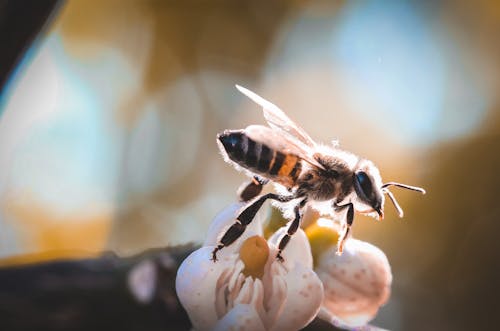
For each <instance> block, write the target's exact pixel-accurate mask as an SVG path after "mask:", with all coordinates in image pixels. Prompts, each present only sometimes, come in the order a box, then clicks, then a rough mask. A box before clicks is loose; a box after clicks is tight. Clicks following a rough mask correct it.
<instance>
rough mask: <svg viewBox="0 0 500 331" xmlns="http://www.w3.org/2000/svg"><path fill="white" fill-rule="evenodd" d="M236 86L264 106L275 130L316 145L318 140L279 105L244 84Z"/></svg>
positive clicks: (269, 122) (263, 108)
mask: <svg viewBox="0 0 500 331" xmlns="http://www.w3.org/2000/svg"><path fill="white" fill-rule="evenodd" d="M236 88H237V89H238V90H239V91H240V92H241V93H243V94H244V95H246V96H247V97H249V98H250V99H252V100H253V101H254V102H256V103H257V104H259V105H261V106H262V110H263V112H264V118H265V119H266V121H267V123H268V124H269V126H270V127H271V128H273V129H275V130H278V131H281V132H283V133H284V134H285V135H288V136H290V137H289V138H291V139H296V140H298V141H300V142H301V143H302V144H304V145H306V146H308V147H309V148H312V149H313V148H314V147H316V142H314V140H313V139H312V138H311V137H310V136H309V135H308V134H307V133H306V132H305V131H304V129H302V128H301V127H300V126H298V125H297V124H295V122H294V121H292V120H291V119H290V118H289V117H288V116H287V115H286V114H285V113H284V112H283V111H282V110H281V109H279V107H278V106H276V105H275V104H273V103H271V102H269V101H267V100H266V99H264V98H262V97H261V96H259V95H257V94H255V93H254V92H252V91H250V90H249V89H246V88H244V87H242V86H239V85H236Z"/></svg>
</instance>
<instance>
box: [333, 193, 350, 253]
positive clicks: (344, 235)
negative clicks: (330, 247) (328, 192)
mask: <svg viewBox="0 0 500 331" xmlns="http://www.w3.org/2000/svg"><path fill="white" fill-rule="evenodd" d="M334 207H335V210H336V211H341V210H343V209H345V208H348V209H347V215H346V225H345V228H344V231H343V232H342V234H341V235H340V238H339V242H338V247H337V254H338V255H340V254H342V251H343V250H344V244H345V241H346V239H347V236H348V235H349V232H351V227H352V223H353V221H354V205H353V204H352V202H350V203H348V204H345V205H342V206H339V205H337V204H336V203H335V204H334Z"/></svg>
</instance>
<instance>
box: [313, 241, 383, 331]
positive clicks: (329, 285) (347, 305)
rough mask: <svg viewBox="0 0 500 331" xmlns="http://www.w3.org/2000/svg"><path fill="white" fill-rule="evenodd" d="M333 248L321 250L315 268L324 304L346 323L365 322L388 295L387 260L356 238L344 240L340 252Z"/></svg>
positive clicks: (350, 325) (355, 325) (371, 317)
mask: <svg viewBox="0 0 500 331" xmlns="http://www.w3.org/2000/svg"><path fill="white" fill-rule="evenodd" d="M335 252H336V248H332V249H330V250H329V251H328V252H325V253H324V254H322V255H321V257H320V259H319V261H318V264H317V267H316V268H315V271H316V273H317V274H318V276H319V278H320V279H321V281H322V282H323V287H324V291H325V292H324V294H325V296H324V301H323V307H324V308H325V309H326V310H327V311H328V312H329V313H330V314H331V315H333V316H334V318H336V319H337V320H339V321H340V322H341V323H342V324H345V325H346V326H349V327H360V326H364V325H366V324H367V323H368V322H369V321H370V320H372V319H373V318H374V317H375V315H376V314H377V312H378V309H379V308H380V306H381V305H383V304H384V303H385V302H386V301H387V300H388V298H389V295H390V286H391V282H392V273H391V268H390V266H389V262H388V261H387V257H386V256H385V254H384V253H383V252H382V251H381V250H380V249H379V248H377V247H375V246H373V245H371V244H369V243H367V242H363V241H360V240H356V239H349V240H348V241H347V242H346V245H345V248H344V251H343V253H342V255H340V256H339V255H337V254H336V253H335Z"/></svg>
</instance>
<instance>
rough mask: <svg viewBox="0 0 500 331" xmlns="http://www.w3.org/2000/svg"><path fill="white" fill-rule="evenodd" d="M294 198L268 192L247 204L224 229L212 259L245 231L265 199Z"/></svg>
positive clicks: (294, 197)
mask: <svg viewBox="0 0 500 331" xmlns="http://www.w3.org/2000/svg"><path fill="white" fill-rule="evenodd" d="M296 198H297V197H296V196H294V195H286V196H285V195H279V194H274V193H268V194H264V195H262V196H261V197H260V198H258V199H257V200H255V201H254V202H252V203H250V205H248V206H247V207H246V208H245V209H243V211H242V212H241V213H240V214H239V215H238V217H236V222H235V223H233V225H231V227H230V228H229V229H228V230H227V231H226V233H224V235H223V236H222V239H221V240H220V242H219V244H218V245H217V247H216V248H215V249H214V250H213V251H212V261H214V262H215V261H217V252H218V251H220V250H221V249H222V248H224V247H225V246H229V245H231V244H232V243H233V242H235V241H236V239H238V238H239V237H240V236H241V235H242V234H243V232H245V228H246V227H247V225H248V224H250V223H251V222H252V221H253V219H254V218H255V215H256V214H257V212H258V211H259V209H260V208H261V207H262V205H263V204H264V202H266V200H267V199H271V200H277V201H280V202H288V201H290V200H293V199H296Z"/></svg>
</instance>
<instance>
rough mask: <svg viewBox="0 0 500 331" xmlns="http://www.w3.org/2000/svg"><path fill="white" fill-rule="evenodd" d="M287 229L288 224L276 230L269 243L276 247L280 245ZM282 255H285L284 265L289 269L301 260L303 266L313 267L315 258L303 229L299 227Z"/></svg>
mask: <svg viewBox="0 0 500 331" xmlns="http://www.w3.org/2000/svg"><path fill="white" fill-rule="evenodd" d="M287 229H288V224H287V225H286V226H284V227H282V228H280V229H279V230H278V231H276V232H275V233H274V234H273V235H272V236H271V238H269V240H268V242H269V244H270V245H273V246H274V247H278V245H279V242H280V240H281V238H283V236H284V235H285V233H286V231H287ZM281 256H283V259H284V260H285V261H284V265H285V266H286V267H287V269H292V268H293V267H294V264H295V263H296V262H299V263H301V264H302V265H303V266H305V267H307V268H311V269H312V266H313V258H312V254H311V246H310V245H309V240H308V239H307V236H306V234H305V233H304V231H303V230H302V229H298V230H297V232H296V233H295V234H294V235H293V236H292V238H291V239H290V241H289V242H288V245H287V246H286V247H285V249H284V250H283V252H282V253H281ZM273 258H275V256H273Z"/></svg>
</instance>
